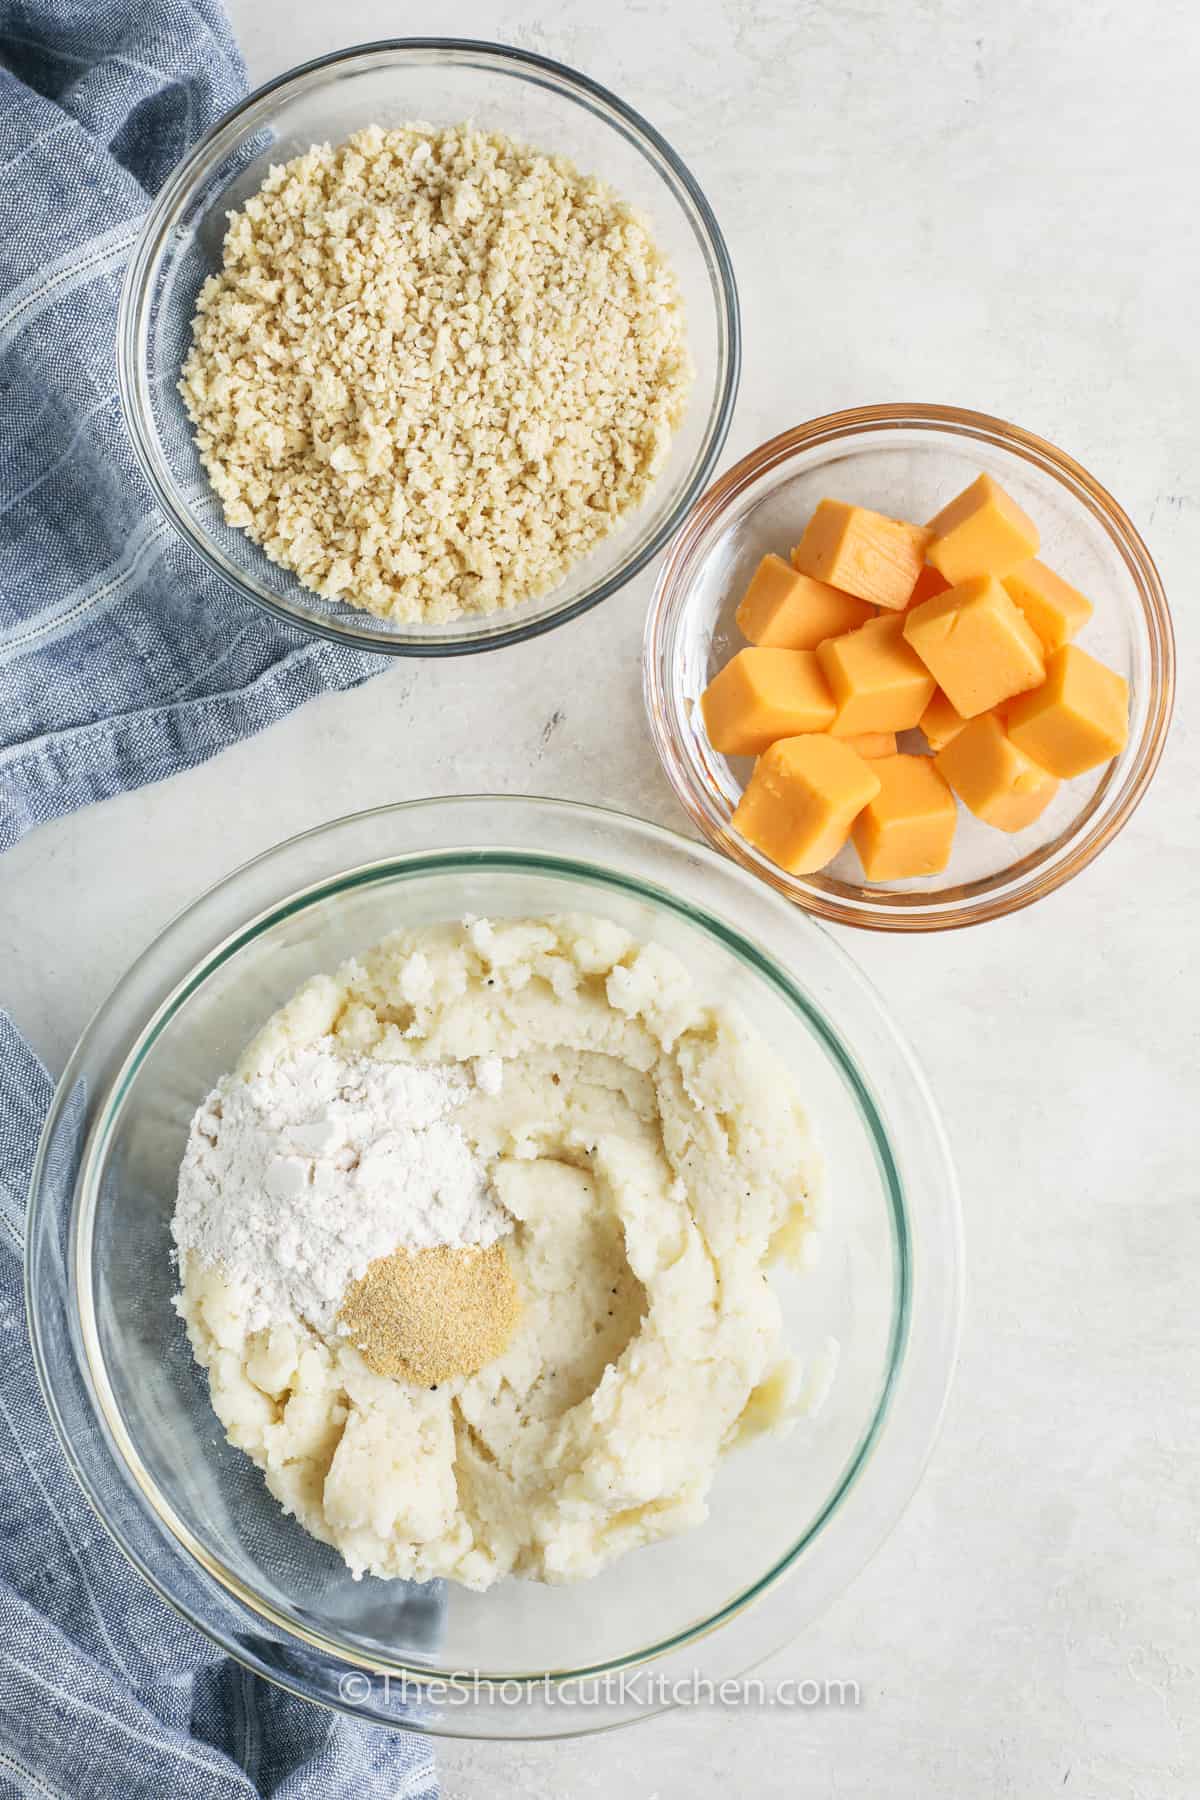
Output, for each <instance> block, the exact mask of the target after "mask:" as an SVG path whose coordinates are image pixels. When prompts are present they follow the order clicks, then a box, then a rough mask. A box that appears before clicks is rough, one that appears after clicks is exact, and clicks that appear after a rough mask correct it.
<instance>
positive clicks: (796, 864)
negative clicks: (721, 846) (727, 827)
mask: <svg viewBox="0 0 1200 1800" xmlns="http://www.w3.org/2000/svg"><path fill="white" fill-rule="evenodd" d="M879 786H880V783H879V777H878V775H876V773H875V770H874V765H873V764H871V763H867V762H864V761H863V759H862V757H861V756H856V755H855V753H854V751H853V750H851V749H849V748H848V747H847V746H846V744H844V743H843V742H842V741H841V739H840V738H834V737H829V736H827V735H826V734H824V733H822V732H814V733H810V734H809V735H808V736H805V737H793V738H784V739H783V740H782V742H780V743H777V744H772V745H771V748H770V749H769V750H766V751H764V752H763V754H762V755H761V756H760V757H759V759H758V761H757V762H756V763H755V765H754V773H753V775H752V776H751V777H750V780H749V782H748V784H747V786H746V791H745V793H744V794H743V795H742V798H741V800H740V801H739V803H738V807H737V810H736V812H735V813H734V815H733V827H734V830H735V831H738V832H740V833H741V835H742V836H743V837H744V838H745V839H746V841H747V843H750V844H753V845H754V846H755V848H756V849H758V850H761V851H762V853H763V855H764V856H766V857H769V858H770V860H771V861H772V862H773V863H777V864H778V865H779V867H780V868H781V869H787V870H788V871H789V873H791V874H793V875H808V874H811V873H812V871H813V870H814V869H821V868H824V866H825V864H826V863H827V862H829V860H830V859H831V857H834V856H836V855H837V853H838V851H839V850H840V849H841V847H842V845H843V844H844V843H845V842H846V839H847V838H848V837H849V835H850V827H851V825H852V824H853V823H854V820H855V818H856V817H857V816H858V814H859V813H860V812H861V811H862V809H863V807H864V806H866V804H867V802H868V801H870V800H873V799H874V797H875V795H876V794H877V793H878V792H879Z"/></svg>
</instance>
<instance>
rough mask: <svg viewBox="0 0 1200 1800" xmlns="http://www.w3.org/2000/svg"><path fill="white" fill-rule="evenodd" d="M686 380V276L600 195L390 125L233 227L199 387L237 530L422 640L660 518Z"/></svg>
mask: <svg viewBox="0 0 1200 1800" xmlns="http://www.w3.org/2000/svg"><path fill="white" fill-rule="evenodd" d="M691 378H692V368H691V362H690V358H689V354H688V348H687V340H686V333H685V325H684V312H683V305H682V300H681V297H680V291H679V284H678V281H677V278H676V276H675V274H674V271H673V270H672V268H671V267H670V265H669V264H668V263H667V262H666V261H665V260H664V258H663V256H662V254H661V253H660V251H659V250H658V248H657V246H656V244H655V243H654V240H653V238H652V236H651V234H650V230H649V227H648V224H647V222H646V221H645V220H644V219H643V218H641V217H640V215H639V214H637V213H636V212H635V211H633V210H632V209H631V208H630V207H629V206H627V205H626V204H625V203H624V202H623V201H622V200H620V199H619V198H618V196H617V195H616V194H614V193H613V191H612V190H611V189H610V188H609V187H607V186H606V185H605V184H604V183H603V182H600V181H598V180H595V179H593V178H591V177H588V176H585V175H582V174H580V173H579V171H578V170H577V169H576V168H575V167H574V166H573V165H572V164H571V163H570V162H568V161H566V160H565V159H564V158H562V157H555V156H549V155H544V154H542V153H541V152H540V151H537V150H534V149H530V148H528V147H527V146H525V145H522V144H518V143H515V142H513V141H512V140H511V139H509V138H506V137H503V136H501V135H499V134H497V133H489V132H484V131H479V130H476V129H473V128H472V127H470V126H467V125H462V126H455V127H453V128H451V129H446V130H435V129H433V128H432V127H430V126H424V125H411V126H403V127H400V128H398V129H395V130H390V131H384V130H382V129H380V128H379V127H378V126H374V125H373V126H370V127H368V128H367V129H366V130H364V131H360V132H358V133H357V134H356V135H355V136H354V137H352V138H351V139H350V140H349V142H347V143H345V144H342V145H339V146H338V147H336V148H331V147H330V146H329V145H328V144H324V145H317V146H314V147H313V148H312V149H310V150H308V151H306V152H305V154H304V155H303V156H299V157H296V158H294V159H293V160H292V161H291V162H288V163H285V164H283V165H282V166H278V167H273V168H272V169H271V171H270V173H269V175H268V177H267V179H266V181H265V182H264V183H263V185H262V187H261V188H260V189H259V191H258V192H257V193H256V194H255V195H253V196H252V197H251V198H250V199H249V200H248V201H247V202H246V204H245V206H244V207H243V208H242V209H241V210H240V211H238V212H232V213H231V214H230V215H229V224H228V230H227V233H226V237H225V244H224V252H223V261H222V266H221V268H220V270H219V271H218V272H217V273H215V274H214V275H212V276H211V277H210V278H209V279H208V280H207V281H206V282H205V284H204V286H203V287H202V289H201V291H200V295H199V298H198V302H197V310H196V316H195V320H194V324H193V343H192V347H191V351H190V353H189V355H188V357H187V360H186V361H185V363H184V366H183V370H182V380H181V381H180V384H179V388H180V393H181V394H182V396H183V401H184V404H185V406H186V408H187V411H188V414H189V416H190V418H191V420H192V423H193V425H194V428H195V440H196V444H197V447H198V449H199V452H200V457H201V460H202V461H203V464H204V466H205V468H206V470H207V472H208V474H209V477H210V479H211V481H212V483H213V486H214V488H215V490H216V492H217V494H218V496H219V497H220V499H221V501H222V504H223V507H224V512H225V517H226V520H227V521H228V523H229V524H231V525H234V526H238V527H240V528H241V529H242V530H243V531H245V532H246V533H247V535H248V536H249V537H251V538H252V539H253V540H254V541H255V542H256V543H258V544H260V545H261V546H262V548H263V549H264V550H265V551H266V553H267V555H268V556H269V557H270V558H271V559H272V561H274V562H277V563H279V564H281V565H282V566H283V567H285V568H288V569H291V570H292V571H293V572H294V573H295V574H296V575H297V577H298V578H299V580H300V581H301V582H302V583H303V584H304V585H305V586H306V587H308V588H311V589H312V590H314V591H315V592H316V593H318V594H321V595H323V596H325V597H326V598H329V599H342V600H346V601H348V602H350V603H351V604H353V605H355V606H358V607H361V608H364V609H365V610H366V611H368V612H372V613H375V614H377V615H378V616H380V617H383V618H391V619H394V620H397V621H401V622H415V621H420V620H428V621H437V620H446V619H451V618H454V617H457V616H459V615H462V614H485V613H491V612H494V611H496V610H497V609H499V608H502V607H508V606H513V605H516V604H518V603H519V602H521V601H523V600H527V599H529V598H531V597H533V596H536V595H538V594H542V593H545V592H547V591H548V590H549V589H550V588H552V587H554V586H555V585H556V584H557V583H558V582H559V581H560V580H561V579H562V578H563V576H564V574H565V573H566V571H567V570H568V569H569V568H570V567H571V565H572V564H573V563H575V562H577V561H578V560H579V559H580V558H582V557H584V556H586V555H587V554H588V552H589V551H591V550H592V549H594V548H595V546H596V545H597V544H598V543H599V542H600V541H601V539H603V538H604V537H605V536H607V535H608V533H610V532H611V531H612V530H613V529H614V528H615V527H616V526H617V525H618V524H619V522H620V521H621V519H622V518H623V517H624V516H625V514H626V513H628V512H629V511H630V509H631V508H633V507H636V506H637V505H638V504H640V502H641V501H643V500H644V499H645V497H646V494H647V492H648V491H649V489H650V487H651V485H652V484H653V482H654V480H655V478H656V476H657V475H658V474H659V472H660V471H661V469H662V467H663V464H664V461H665V459H666V456H667V453H668V449H669V446H670V442H671V438H672V435H673V433H674V432H675V430H676V428H677V427H678V425H679V423H680V420H681V418H682V415H683V411H684V407H685V404H686V399H687V393H688V389H689V386H690V383H691Z"/></svg>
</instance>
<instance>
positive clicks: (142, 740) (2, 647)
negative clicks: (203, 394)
mask: <svg viewBox="0 0 1200 1800" xmlns="http://www.w3.org/2000/svg"><path fill="white" fill-rule="evenodd" d="M243 85H244V81H243V71H242V66H241V61H240V59H239V57H238V53H237V50H236V48H235V46H234V44H233V41H232V38H231V37H230V34H229V29H228V26H227V24H226V22H225V20H224V18H223V16H222V14H221V12H220V10H219V7H218V6H217V4H215V0H0V850H3V849H5V848H7V847H8V846H9V845H11V844H13V843H15V842H16V841H17V839H18V838H19V837H21V836H22V834H23V833H24V832H26V831H28V830H29V829H30V828H31V827H32V826H34V825H38V824H40V823H42V822H43V821H44V820H47V819H51V818H54V817H55V816H57V815H58V814H60V813H64V812H69V811H70V810H71V809H72V808H73V807H76V806H81V805H84V804H86V803H87V802H88V801H91V800H101V799H104V798H105V797H106V796H107V795H109V794H115V793H119V792H121V791H122V790H123V789H125V788H129V787H135V786H138V785H139V784H140V783H142V782H145V781H155V780H158V779H160V778H161V777H163V776H165V775H171V774H174V773H175V772H176V771H177V770H179V769H183V768H186V767H188V766H190V765H191V764H193V763H198V762H202V761H203V760H204V759H205V758H206V757H209V756H212V755H214V754H215V753H216V752H217V751H218V750H220V749H221V748H222V747H223V746H224V745H226V744H229V743H232V742H233V741H234V740H235V739H237V738H241V737H245V736H247V735H248V734H249V733H250V732H252V731H258V730H260V729H261V728H262V727H263V726H265V725H269V724H271V723H272V722H273V721H274V720H276V719H278V718H281V717H282V716H283V714H284V713H286V712H289V711H290V710H291V708H292V707H294V706H296V705H298V704H299V702H300V701H302V700H305V699H307V698H308V697H309V696H311V695H313V694H317V693H320V692H322V691H324V690H326V689H328V688H343V687H349V686H352V685H353V684H355V683H356V682H359V681H361V680H363V679H364V678H365V677H366V676H367V675H368V674H371V673H374V672H375V671H376V670H377V669H378V668H380V667H381V666H382V660H383V659H382V658H379V657H372V656H370V655H367V654H364V653H362V652H359V651H354V650H350V649H343V648H342V647H341V646H339V645H333V644H326V643H322V642H318V641H316V640H314V639H312V638H309V637H305V636H302V635H300V634H299V633H298V632H295V631H293V630H291V629H289V628H287V627H285V626H283V625H282V624H280V623H279V622H277V621H276V620H274V619H272V618H270V617H269V616H267V615H266V614H264V613H262V612H261V611H259V609H258V608H256V607H253V606H251V605H249V604H248V603H247V602H246V601H244V600H241V599H239V598H238V597H237V595H235V594H234V593H232V592H231V591H230V590H229V589H228V588H226V587H225V586H224V585H223V584H222V583H221V582H220V581H219V580H218V579H217V577H216V576H214V575H212V574H210V573H209V572H208V571H207V570H206V569H205V567H204V565H203V564H201V563H200V562H199V560H198V559H197V558H196V557H195V556H194V555H193V553H192V552H191V551H190V550H189V549H188V548H187V546H186V545H185V544H184V543H183V542H182V541H181V540H180V539H179V537H178V536H177V535H176V533H175V531H174V529H173V528H172V527H171V526H170V525H169V524H168V523H167V521H166V519H165V518H163V516H162V515H161V514H160V513H159V512H158V511H157V509H156V508H155V506H154V503H153V501H152V499H151V496H150V491H149V488H148V487H147V485H146V483H145V481H144V480H143V478H142V476H141V473H140V471H139V470H138V468H137V466H136V463H135V460H134V455H133V450H132V447H131V445H130V442H129V438H128V435H127V433H126V431H125V427H124V424H123V422H122V418H121V406H120V400H119V398H118V395H117V383H116V366H115V356H114V337H115V327H116V314H117V302H118V298H119V293H120V285H121V276H122V272H123V268H124V264H125V261H126V259H127V257H128V253H129V250H130V248H131V246H132V244H133V242H134V239H135V238H136V236H137V231H138V227H139V224H140V221H141V218H142V215H143V214H144V213H145V210H146V206H147V203H148V199H149V196H150V195H151V194H153V193H154V191H155V190H156V189H157V188H158V187H159V186H160V185H161V183H162V181H163V179H164V178H165V176H166V175H167V173H168V171H169V170H170V168H171V166H172V164H173V163H174V162H176V161H177V160H178V158H179V156H180V155H181V153H182V152H183V151H184V150H185V149H186V148H187V146H188V145H189V143H190V142H191V141H192V140H193V139H194V138H196V137H197V136H199V134H200V133H201V132H202V131H204V130H205V129H206V128H207V127H208V126H209V125H211V124H212V123H213V121H214V120H215V119H216V118H217V117H218V116H219V114H220V113H221V112H222V111H224V109H225V108H226V107H227V106H229V105H230V104H231V102H233V101H234V100H236V99H237V97H238V95H239V94H240V93H241V91H242V88H243Z"/></svg>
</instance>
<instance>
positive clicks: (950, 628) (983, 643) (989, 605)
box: [904, 575, 1045, 719]
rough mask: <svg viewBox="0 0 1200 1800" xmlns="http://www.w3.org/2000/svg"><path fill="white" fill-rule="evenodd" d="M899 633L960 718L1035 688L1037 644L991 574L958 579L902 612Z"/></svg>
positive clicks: (1038, 660) (1038, 674)
mask: <svg viewBox="0 0 1200 1800" xmlns="http://www.w3.org/2000/svg"><path fill="white" fill-rule="evenodd" d="M904 636H905V638H906V639H907V641H908V643H910V644H911V645H912V647H913V649H914V650H915V651H916V653H917V655H918V656H919V657H920V658H921V661H922V662H923V663H924V664H925V667H926V668H927V669H928V670H929V671H930V673H931V674H932V675H934V676H935V677H936V679H937V684H938V686H939V687H940V688H941V690H942V692H943V693H944V694H945V696H946V698H947V699H948V700H949V702H950V704H951V705H952V706H953V707H954V708H955V709H956V711H958V712H960V713H961V714H962V716H963V718H964V719H973V718H974V717H975V715H976V713H981V712H987V711H988V709H989V708H990V707H993V706H998V705H999V703H1000V701H1001V700H1007V699H1008V698H1009V696H1010V695H1012V694H1020V693H1023V692H1024V691H1025V689H1026V688H1032V687H1036V686H1037V685H1038V683H1039V682H1040V681H1041V680H1042V678H1043V675H1044V674H1045V670H1044V668H1043V664H1042V646H1041V644H1040V642H1039V640H1038V637H1037V633H1036V632H1035V631H1034V630H1033V628H1032V626H1030V625H1028V624H1027V623H1026V621H1025V617H1024V615H1023V613H1022V612H1021V610H1020V608H1019V607H1018V606H1017V605H1016V604H1015V602H1014V601H1013V600H1011V599H1010V598H1009V596H1008V593H1007V592H1006V591H1005V589H1004V588H1003V587H1002V586H1001V584H1000V583H999V582H998V581H997V580H996V578H995V576H993V575H979V576H975V577H973V578H972V579H971V580H970V581H964V582H961V583H960V585H959V586H958V587H952V588H950V589H948V591H947V592H946V593H944V594H937V595H935V596H934V598H933V599H932V600H925V601H923V602H922V603H921V605H920V606H917V607H914V608H913V609H912V611H911V612H908V613H906V614H905V615H904Z"/></svg>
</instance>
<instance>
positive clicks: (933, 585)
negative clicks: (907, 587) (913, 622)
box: [908, 563, 950, 606]
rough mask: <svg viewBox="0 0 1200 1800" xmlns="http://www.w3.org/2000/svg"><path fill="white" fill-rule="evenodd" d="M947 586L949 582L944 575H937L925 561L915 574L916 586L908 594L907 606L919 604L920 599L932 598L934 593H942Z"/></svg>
mask: <svg viewBox="0 0 1200 1800" xmlns="http://www.w3.org/2000/svg"><path fill="white" fill-rule="evenodd" d="M949 586H950V583H949V582H948V581H947V580H946V577H945V576H944V575H939V574H938V572H937V570H936V569H935V568H933V567H932V566H931V565H930V564H929V563H926V564H925V567H924V568H923V569H922V570H921V573H920V574H919V575H918V576H917V585H916V587H914V589H913V591H912V593H911V594H910V595H909V596H908V604H909V606H920V604H921V602H922V600H932V599H933V597H934V595H935V594H944V593H945V591H946V589H947V588H948V587H949Z"/></svg>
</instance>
